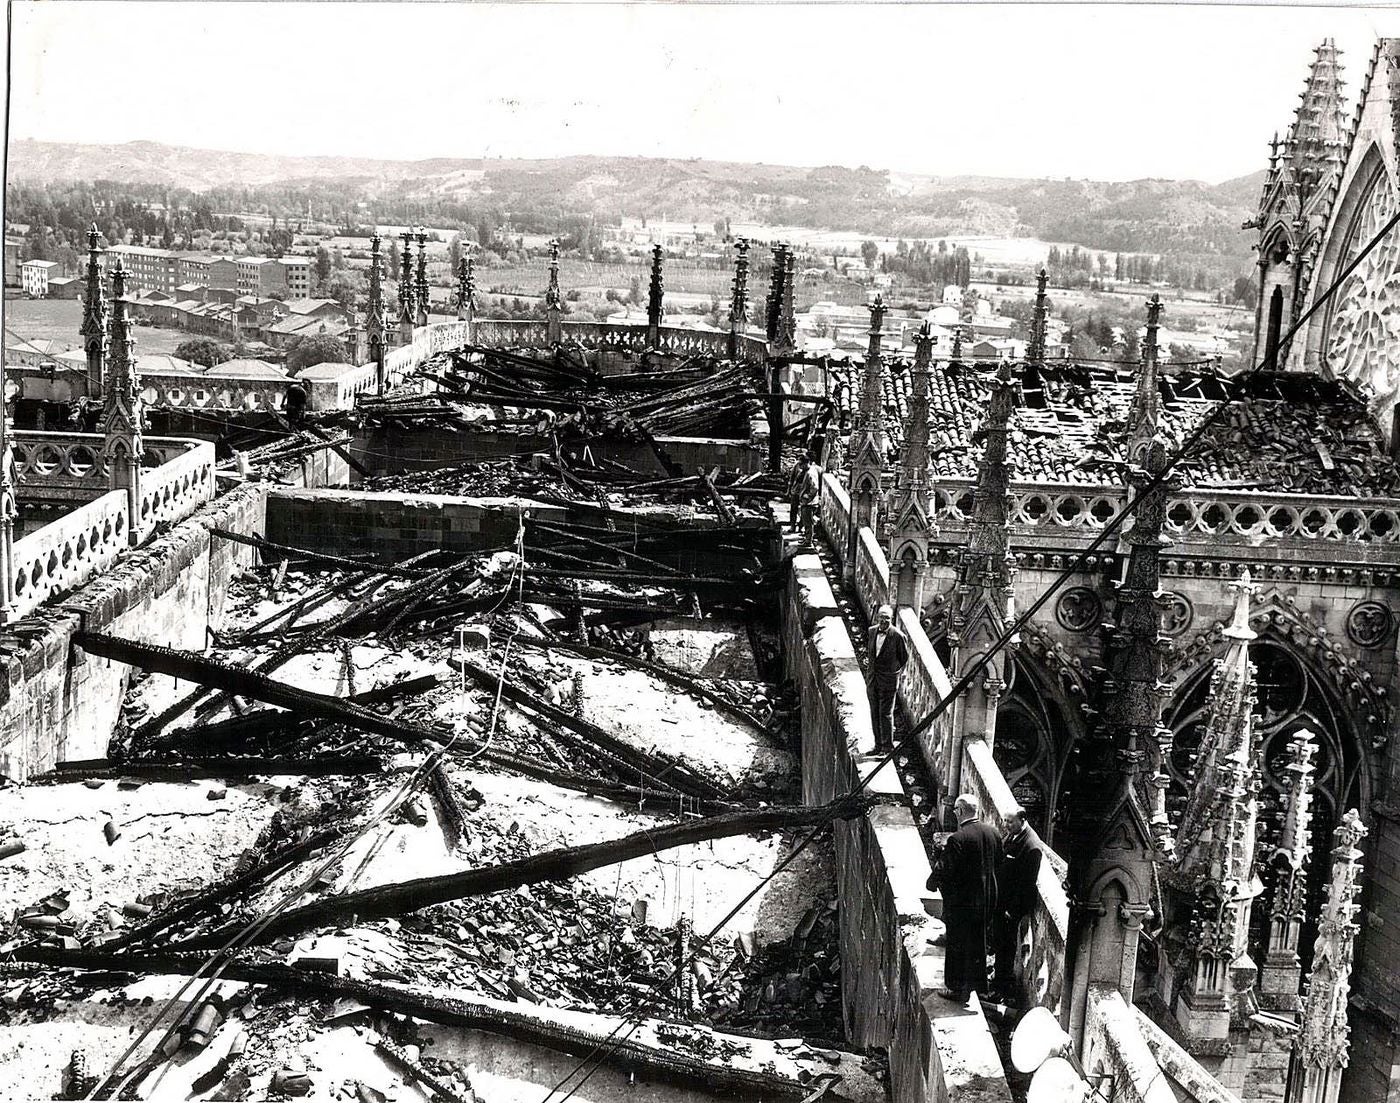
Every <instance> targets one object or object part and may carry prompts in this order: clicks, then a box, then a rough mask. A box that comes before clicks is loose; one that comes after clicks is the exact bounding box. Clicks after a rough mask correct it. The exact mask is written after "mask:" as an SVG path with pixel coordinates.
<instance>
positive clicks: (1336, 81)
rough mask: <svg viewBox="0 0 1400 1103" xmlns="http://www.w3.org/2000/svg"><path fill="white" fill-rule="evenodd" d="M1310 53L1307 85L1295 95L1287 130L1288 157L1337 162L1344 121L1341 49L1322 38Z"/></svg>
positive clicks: (1340, 148) (1344, 132) (1344, 136)
mask: <svg viewBox="0 0 1400 1103" xmlns="http://www.w3.org/2000/svg"><path fill="white" fill-rule="evenodd" d="M1313 53H1315V54H1316V55H1317V56H1316V57H1315V58H1313V62H1312V65H1311V66H1310V67H1309V70H1308V80H1307V84H1306V85H1305V86H1304V88H1303V93H1302V95H1301V96H1300V97H1299V100H1300V101H1301V102H1300V103H1299V104H1298V113H1297V115H1296V116H1295V118H1294V121H1293V126H1292V127H1291V129H1290V130H1289V135H1288V138H1289V141H1288V146H1289V149H1288V154H1287V155H1288V156H1289V157H1290V158H1296V157H1298V156H1303V157H1306V158H1310V159H1311V158H1321V159H1323V160H1326V159H1329V158H1330V157H1332V156H1333V155H1336V156H1337V158H1338V160H1339V161H1340V157H1341V150H1342V147H1343V146H1344V145H1345V144H1346V136H1347V124H1346V114H1345V107H1344V104H1343V99H1342V85H1343V83H1344V82H1343V81H1342V79H1341V74H1342V63H1341V51H1339V50H1338V49H1337V44H1336V42H1335V41H1333V40H1332V39H1330V38H1327V39H1323V41H1322V44H1321V45H1320V46H1317V47H1316V48H1315V49H1314V50H1313Z"/></svg>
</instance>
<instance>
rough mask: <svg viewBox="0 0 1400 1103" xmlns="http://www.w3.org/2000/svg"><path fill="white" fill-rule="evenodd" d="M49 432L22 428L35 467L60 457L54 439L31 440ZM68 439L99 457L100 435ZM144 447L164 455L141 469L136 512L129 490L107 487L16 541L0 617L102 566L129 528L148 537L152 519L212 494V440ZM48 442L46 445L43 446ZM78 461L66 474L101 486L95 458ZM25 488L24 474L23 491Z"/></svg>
mask: <svg viewBox="0 0 1400 1103" xmlns="http://www.w3.org/2000/svg"><path fill="white" fill-rule="evenodd" d="M50 435H52V436H61V435H59V434H41V433H27V434H23V436H24V437H25V438H28V444H29V454H30V455H31V456H32V457H33V458H32V459H31V460H30V462H31V464H32V465H33V466H34V469H35V471H36V472H37V471H38V469H39V468H41V467H43V466H46V465H47V463H48V462H50V461H51V459H52V457H53V456H55V455H59V456H61V455H62V451H61V450H60V449H58V448H57V446H56V445H55V444H54V442H51V441H44V440H39V441H36V440H34V438H36V437H46V436H50ZM66 439H67V441H68V444H69V446H71V449H72V452H73V455H74V456H76V455H77V450H78V449H80V448H81V449H86V450H87V452H88V453H91V454H92V455H93V456H94V457H98V458H99V459H100V455H101V452H100V447H101V441H102V438H101V437H95V436H91V435H86V434H69V435H68V437H67V438H66ZM146 447H147V455H148V456H154V457H156V458H161V457H168V458H165V459H164V462H162V463H159V464H158V465H156V466H152V467H146V468H144V469H143V471H142V476H141V496H140V505H139V510H140V516H139V517H138V518H133V517H131V515H130V508H129V506H128V498H127V493H126V491H124V490H111V491H105V492H102V493H100V494H98V496H97V497H95V498H93V499H92V500H91V501H88V502H86V503H85V504H83V505H80V506H78V507H77V508H76V509H73V510H71V511H69V512H68V513H65V514H64V515H63V516H61V517H59V518H58V519H57V520H55V521H52V522H50V523H49V524H47V525H44V526H43V527H42V528H40V529H37V530H35V531H34V532H32V533H30V534H29V535H28V536H24V537H21V538H20V539H18V540H14V541H13V543H12V544H11V549H10V559H9V561H10V563H11V572H10V577H9V578H8V579H6V580H4V581H5V586H4V587H3V590H0V620H13V619H15V618H17V617H22V616H26V615H28V614H29V613H31V612H33V611H34V610H35V609H36V608H38V607H39V606H40V605H42V604H43V603H44V602H45V601H48V600H49V599H50V598H52V597H54V596H56V595H58V594H61V593H66V592H68V591H69V590H71V589H73V588H74V587H75V586H79V585H81V584H82V583H84V582H86V581H87V580H88V579H89V578H92V577H93V576H94V575H96V574H98V573H99V572H101V571H102V570H104V569H106V567H107V566H108V565H109V564H111V562H112V561H113V560H114V559H115V558H116V557H117V555H118V554H120V553H121V552H122V551H123V550H124V549H126V548H128V547H130V545H131V540H130V538H129V530H130V529H131V528H132V527H133V526H134V527H135V529H136V532H137V535H138V537H139V538H140V539H145V537H147V536H148V535H150V533H151V532H152V530H153V529H154V528H155V526H156V525H158V524H160V523H162V522H174V521H179V520H183V519H184V518H185V517H188V516H189V515H190V514H191V513H193V512H194V511H195V510H196V509H198V508H199V507H200V506H201V505H203V504H204V503H205V502H208V501H210V500H212V499H213V497H214V446H213V445H212V444H210V443H208V442H207V441H191V440H176V439H170V438H159V437H157V438H151V439H149V440H147V442H146ZM46 448H47V449H49V451H44V449H46ZM85 454H86V453H85ZM44 457H48V459H45V458H44ZM83 462H84V461H82V460H75V459H73V458H71V457H70V459H69V460H68V464H69V474H70V477H73V478H74V479H75V480H76V479H78V478H82V479H88V480H94V481H93V482H91V483H90V484H89V485H91V486H105V485H106V473H105V471H102V470H99V469H100V468H101V464H100V462H98V463H95V464H94V465H93V466H92V467H91V468H89V469H86V470H84V474H83V475H82V476H77V475H75V474H73V473H74V471H75V470H77V469H78V468H81V466H82V463H83ZM17 466H18V465H17ZM97 480H100V482H99V481H97ZM24 487H25V483H24V481H23V478H21V482H20V488H21V496H23V493H24Z"/></svg>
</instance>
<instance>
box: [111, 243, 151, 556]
mask: <svg viewBox="0 0 1400 1103" xmlns="http://www.w3.org/2000/svg"><path fill="white" fill-rule="evenodd" d="M110 326H111V328H110V333H109V335H108V340H107V346H108V351H109V356H110V361H109V364H108V371H107V387H106V390H105V391H104V392H103V413H102V435H103V438H104V440H103V443H102V456H103V459H104V460H105V461H106V463H107V473H108V479H109V483H108V485H109V486H110V487H111V488H112V489H113V490H121V489H125V490H126V492H127V507H128V510H129V513H128V524H127V535H128V538H129V539H130V541H131V543H132V544H133V545H135V544H137V543H139V542H140V540H141V537H142V535H144V534H143V532H142V527H143V526H142V524H141V459H142V457H143V456H144V455H145V453H146V448H145V442H144V439H143V436H142V433H143V430H144V424H143V422H144V420H145V414H144V411H143V410H142V407H141V384H140V381H139V379H138V378H137V371H136V355H135V342H134V341H133V340H132V337H131V330H130V327H129V324H128V322H127V318H126V268H125V267H124V266H123V265H122V261H121V257H118V258H117V263H116V265H115V266H114V267H113V269H112V312H111V322H110Z"/></svg>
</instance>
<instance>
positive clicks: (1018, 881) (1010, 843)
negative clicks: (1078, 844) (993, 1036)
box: [993, 808, 1045, 996]
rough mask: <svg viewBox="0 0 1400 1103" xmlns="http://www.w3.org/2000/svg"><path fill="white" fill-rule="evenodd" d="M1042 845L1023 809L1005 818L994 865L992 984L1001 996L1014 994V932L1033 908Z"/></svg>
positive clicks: (1043, 850) (1043, 852)
mask: <svg viewBox="0 0 1400 1103" xmlns="http://www.w3.org/2000/svg"><path fill="white" fill-rule="evenodd" d="M1044 855H1045V844H1044V843H1043V842H1041V841H1040V836H1039V835H1037V834H1036V833H1035V828H1033V827H1031V825H1030V824H1028V823H1027V822H1026V810H1025V809H1024V808H1017V809H1016V810H1015V811H1014V812H1012V813H1011V814H1010V815H1009V816H1007V818H1006V841H1005V842H1004V843H1003V844H1002V853H1001V862H1000V864H999V865H998V866H997V914H996V925H995V930H994V931H993V939H994V941H995V942H996V979H995V984H994V985H993V987H994V988H995V990H996V991H997V992H999V993H1001V994H1002V995H1003V996H1011V995H1014V994H1015V988H1016V978H1015V962H1016V942H1017V932H1018V931H1019V929H1020V926H1021V920H1022V919H1024V918H1025V917H1026V916H1028V915H1030V914H1031V912H1033V911H1034V910H1035V901H1036V881H1037V880H1038V879H1039V877H1040V863H1041V859H1042V858H1043V857H1044Z"/></svg>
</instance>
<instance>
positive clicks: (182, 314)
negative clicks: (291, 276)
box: [127, 284, 351, 350]
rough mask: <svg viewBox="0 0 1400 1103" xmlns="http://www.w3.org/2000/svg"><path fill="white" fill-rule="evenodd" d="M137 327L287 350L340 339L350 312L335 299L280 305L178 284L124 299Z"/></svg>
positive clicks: (228, 291)
mask: <svg viewBox="0 0 1400 1103" xmlns="http://www.w3.org/2000/svg"><path fill="white" fill-rule="evenodd" d="M127 304H128V308H129V311H130V314H131V316H132V318H134V319H135V320H136V321H137V323H139V324H146V325H154V326H164V327H169V328H174V329H182V330H185V331H186V332H189V333H197V334H200V335H203V336H207V337H213V338H216V339H220V340H229V341H241V342H248V341H261V342H263V343H264V344H266V345H267V346H268V347H269V348H271V349H276V350H282V349H286V348H288V347H289V346H290V345H291V344H293V343H294V342H295V341H296V340H297V339H298V338H301V337H309V336H320V335H325V336H329V337H336V338H339V339H341V340H344V339H345V338H346V337H347V336H348V335H349V334H350V331H351V324H350V314H349V312H348V311H347V310H346V309H345V308H344V307H343V306H341V305H340V304H339V303H338V302H336V301H335V300H334V299H305V298H303V299H291V300H288V301H286V302H283V301H281V300H279V299H270V298H266V297H264V296H260V295H253V294H241V293H240V292H238V291H237V290H233V289H229V288H223V287H207V286H204V285H202V284H182V285H181V286H179V287H177V288H175V289H174V290H173V291H169V292H167V291H157V290H151V289H147V290H143V291H141V292H140V293H139V294H137V295H134V296H131V297H129V298H128V299H127Z"/></svg>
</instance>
